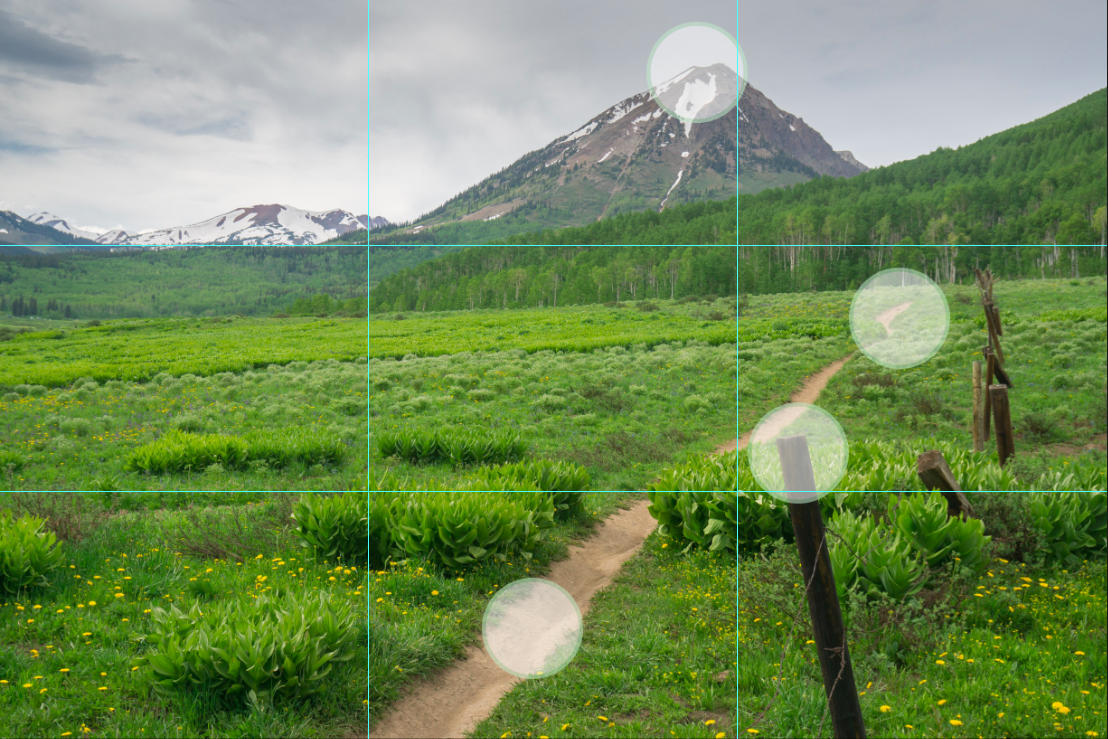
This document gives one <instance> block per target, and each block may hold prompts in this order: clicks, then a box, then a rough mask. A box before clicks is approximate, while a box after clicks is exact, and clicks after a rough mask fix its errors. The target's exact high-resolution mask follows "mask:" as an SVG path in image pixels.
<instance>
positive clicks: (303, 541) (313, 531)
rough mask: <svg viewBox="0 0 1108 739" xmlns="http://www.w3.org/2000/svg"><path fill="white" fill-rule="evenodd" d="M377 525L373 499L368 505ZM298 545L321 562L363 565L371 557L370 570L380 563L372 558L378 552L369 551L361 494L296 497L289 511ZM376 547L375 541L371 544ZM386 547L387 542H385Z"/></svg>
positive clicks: (367, 530) (362, 493)
mask: <svg viewBox="0 0 1108 739" xmlns="http://www.w3.org/2000/svg"><path fill="white" fill-rule="evenodd" d="M369 503H370V505H369V508H372V509H373V512H374V516H375V520H374V523H377V522H378V520H379V517H380V513H381V511H380V509H381V507H382V506H381V505H380V504H379V502H378V500H377V498H376V497H372V498H371V499H370V501H369ZM292 520H293V522H294V523H295V524H296V527H297V531H296V533H297V536H299V537H300V545H301V546H303V547H310V548H313V549H315V550H316V552H318V553H319V554H320V555H322V556H323V557H324V558H325V559H335V560H338V561H341V562H347V563H357V564H363V565H364V564H366V561H367V554H371V555H374V559H375V560H377V561H375V562H374V566H377V567H380V566H381V564H383V562H381V561H380V560H379V558H378V557H376V555H377V554H379V552H377V551H374V552H372V553H371V552H370V551H369V546H368V545H369V539H368V537H369V533H370V531H369V529H370V528H371V526H370V524H369V521H368V509H367V505H366V495H365V492H364V491H350V492H346V493H342V494H340V495H329V496H328V495H317V494H315V493H305V494H304V495H302V496H300V499H299V500H298V501H297V502H296V506H295V507H294V508H293V511H292ZM375 544H379V540H378V541H377V542H375ZM386 546H387V540H386Z"/></svg>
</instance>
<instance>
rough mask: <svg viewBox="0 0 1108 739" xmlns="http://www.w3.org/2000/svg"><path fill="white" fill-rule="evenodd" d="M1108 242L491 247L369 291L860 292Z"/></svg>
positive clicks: (1052, 268)
mask: <svg viewBox="0 0 1108 739" xmlns="http://www.w3.org/2000/svg"><path fill="white" fill-rule="evenodd" d="M1105 258H1106V255H1105V246H1104V245H1095V246H1060V245H1056V244H1035V245H1020V246H994V245H977V246H967V245H950V244H933V245H915V244H896V245H874V246H855V245H850V246H843V245H837V244H829V245H828V244H823V245H776V246H745V245H744V246H738V247H735V246H712V247H690V246H679V245H652V246H637V245H636V246H623V245H605V246H585V245H576V246H563V245H559V246H545V245H543V246H529V247H521V246H518V245H492V244H490V245H486V246H480V247H473V248H472V249H468V250H466V251H464V252H460V253H458V254H455V255H452V256H451V257H448V258H444V259H440V260H436V261H434V262H428V263H426V264H423V265H420V266H419V267H417V268H415V269H412V270H407V271H405V272H402V273H400V274H397V275H395V276H393V277H392V278H390V279H388V280H385V281H384V282H382V283H381V284H380V285H378V286H377V287H376V288H375V289H374V290H373V291H371V292H370V295H369V309H370V310H371V311H377V312H382V311H394V310H395V311H404V310H420V311H423V310H428V311H430V310H457V309H466V308H525V307H541V306H554V305H572V304H584V303H604V302H609V301H613V300H615V301H619V300H636V299H638V300H641V299H643V298H664V299H674V298H682V297H686V296H690V295H698V296H702V295H705V294H716V295H729V294H733V293H734V292H735V291H736V289H737V290H738V291H739V292H743V293H751V294H765V293H781V292H797V291H804V290H817V291H822V290H853V289H857V288H858V287H859V286H860V285H861V284H862V282H864V281H865V280H866V278H868V277H869V276H871V275H873V274H874V273H876V272H879V271H880V270H882V269H889V268H893V267H907V268H911V269H916V270H919V271H921V272H923V273H925V274H927V275H928V276H929V277H931V278H932V279H933V280H935V281H936V282H938V283H950V282H959V283H966V282H971V281H972V280H973V270H974V269H975V268H979V269H985V268H986V267H988V268H991V269H992V270H993V272H994V273H996V274H998V275H1000V276H1002V277H1005V278H1016V277H1023V278H1033V277H1040V278H1046V277H1054V278H1058V277H1084V276H1088V275H1103V274H1105V273H1106V267H1105V264H1106V261H1105Z"/></svg>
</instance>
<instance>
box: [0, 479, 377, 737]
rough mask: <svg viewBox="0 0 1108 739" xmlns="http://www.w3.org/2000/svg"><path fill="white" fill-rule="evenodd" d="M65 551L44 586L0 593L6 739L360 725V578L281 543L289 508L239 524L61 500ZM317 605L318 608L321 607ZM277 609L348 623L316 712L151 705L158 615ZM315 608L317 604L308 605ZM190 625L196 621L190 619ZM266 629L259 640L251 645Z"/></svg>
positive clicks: (312, 732) (280, 502)
mask: <svg viewBox="0 0 1108 739" xmlns="http://www.w3.org/2000/svg"><path fill="white" fill-rule="evenodd" d="M53 502H54V503H55V509H56V510H61V511H63V513H62V515H63V516H64V521H55V527H57V524H61V525H62V526H64V527H65V528H64V531H65V532H66V534H67V536H68V537H69V539H68V541H66V542H64V544H63V545H62V553H63V556H62V561H61V563H60V566H59V568H58V569H57V570H55V571H54V572H53V573H52V574H51V575H50V577H49V578H48V583H47V584H45V585H40V586H38V587H34V588H28V589H27V590H25V591H21V592H17V593H10V592H6V591H3V592H2V593H0V614H2V616H0V677H2V679H0V715H2V716H3V718H2V719H0V726H2V727H3V728H2V733H3V734H4V735H5V736H84V735H91V736H126V737H143V736H150V737H177V736H181V737H183V736H289V737H294V736H295V737H299V736H320V735H323V736H342V735H345V734H348V733H350V732H352V731H356V730H357V729H358V728H359V727H364V725H365V716H366V713H365V695H366V690H367V683H366V672H365V670H364V669H363V665H364V664H365V661H366V654H367V652H366V650H367V644H368V642H367V632H366V626H365V620H364V618H363V617H361V616H360V615H358V614H364V612H365V608H366V601H365V592H366V573H365V570H364V569H362V568H357V567H349V566H348V567H341V566H340V567H338V569H337V570H336V569H335V564H336V563H335V562H334V561H333V560H332V561H325V559H324V558H321V557H317V556H315V555H314V554H313V553H312V550H310V549H304V548H302V547H300V546H299V543H298V541H296V540H295V538H293V537H292V536H291V535H290V533H289V526H288V515H289V510H290V507H291V499H290V498H289V496H287V495H280V494H277V495H274V496H273V497H271V498H269V499H267V500H265V501H260V502H258V503H257V504H255V505H251V506H246V507H243V508H239V509H236V510H237V513H236V510H232V509H229V508H224V509H220V510H213V509H207V510H200V509H192V510H189V511H185V512H170V511H165V510H159V511H152V512H151V511H143V512H137V513H124V514H118V515H113V516H110V517H104V516H103V515H101V513H100V512H99V511H94V510H90V509H88V508H87V507H85V508H83V507H81V506H80V505H78V504H75V503H74V501H73V500H72V499H69V500H68V501H66V502H68V503H69V504H70V505H69V506H67V507H66V508H64V509H60V508H58V507H57V504H60V503H61V502H62V501H61V499H60V497H58V498H54V500H53ZM321 595H323V596H326V597H327V598H328V600H327V605H326V606H320V605H319V602H318V598H319V597H320V596H321ZM262 596H265V597H266V598H268V599H269V600H270V602H271V603H273V604H275V605H276V606H277V607H279V608H285V609H295V610H298V611H301V610H302V611H304V612H311V613H312V614H313V617H314V615H316V614H319V613H321V612H322V611H327V610H341V609H342V608H346V609H347V610H348V612H350V613H353V614H355V616H356V617H355V618H354V619H353V621H352V622H351V624H352V631H351V632H349V635H348V639H347V641H346V645H345V647H344V651H345V652H346V653H347V654H348V655H349V660H348V661H345V662H338V663H335V665H334V669H333V670H332V671H331V672H330V674H329V675H327V677H326V678H324V682H323V687H324V690H323V691H322V692H321V693H320V694H319V695H318V696H317V697H316V698H315V699H313V700H308V701H278V702H276V703H272V702H270V703H268V704H267V703H266V702H265V701H263V702H262V704H261V705H259V706H257V707H255V708H253V709H252V708H251V707H250V704H249V701H248V700H247V699H245V696H242V695H241V694H240V695H239V696H237V697H235V696H228V695H225V694H223V693H222V692H221V691H218V690H214V689H205V688H203V687H202V688H199V689H189V688H188V687H187V685H186V686H184V687H185V689H184V690H181V691H178V692H174V693H171V694H169V695H166V696H162V695H161V694H159V693H158V692H157V691H156V690H154V687H155V686H154V682H155V678H156V674H155V673H154V672H153V671H152V669H151V668H150V666H148V665H141V666H140V664H139V663H137V662H136V659H137V658H139V657H141V656H142V655H144V654H149V653H150V652H151V651H152V650H153V645H152V642H151V640H150V639H149V638H148V637H147V638H145V639H144V638H142V637H143V636H144V635H149V634H150V633H151V632H153V631H156V622H155V618H156V616H157V615H158V609H165V610H168V609H170V608H172V607H176V608H178V609H181V610H183V611H185V612H186V613H187V612H188V611H189V610H190V609H191V608H192V607H193V606H199V608H200V610H201V611H205V612H206V611H209V610H211V611H213V612H214V611H215V609H217V608H232V609H234V611H236V612H239V613H250V612H251V611H252V609H257V608H258V607H259V606H258V604H259V603H260V602H261V601H260V600H259V599H260V598H261V597H262ZM311 598H316V599H317V600H310V599H311ZM195 617H196V618H200V617H199V616H195ZM264 632H265V629H264V628H263V629H260V630H259V631H258V633H257V637H258V638H260V637H261V636H262V635H263V633H264Z"/></svg>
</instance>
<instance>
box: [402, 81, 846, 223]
mask: <svg viewBox="0 0 1108 739" xmlns="http://www.w3.org/2000/svg"><path fill="white" fill-rule="evenodd" d="M728 75H730V77H729V78H728ZM736 82H737V77H736V75H735V72H734V71H733V70H731V69H730V68H729V67H726V66H724V65H713V66H712V67H693V68H690V69H689V70H686V71H685V72H682V73H681V74H680V75H677V76H675V77H674V78H673V79H671V80H668V81H667V82H665V83H663V84H660V85H658V87H657V88H656V92H657V95H656V96H655V95H652V94H651V91H646V92H642V93H639V94H637V95H634V96H632V97H629V98H627V99H625V100H623V101H621V102H619V103H617V104H616V105H613V106H612V107H610V108H608V109H607V110H605V111H603V112H602V113H600V114H599V115H597V116H595V117H593V118H592V119H590V120H589V121H587V122H586V123H585V124H584V125H583V126H581V127H580V128H578V129H577V130H575V131H573V132H572V133H569V134H567V135H565V136H562V137H561V138H558V139H556V140H554V141H552V142H551V143H549V144H547V145H546V146H545V147H543V148H542V149H539V150H536V151H532V152H530V153H529V154H526V155H524V156H523V157H521V158H520V159H518V160H517V161H516V162H514V163H513V164H511V165H510V166H508V167H506V168H505V169H503V170H501V171H500V172H497V173H496V174H494V175H491V176H489V177H487V178H485V179H484V180H482V181H481V182H479V183H478V184H476V185H474V186H473V187H471V188H469V189H467V190H466V191H464V192H462V193H461V194H459V195H457V196H456V197H454V198H452V199H451V200H449V201H447V202H446V203H444V204H443V205H442V206H440V207H439V208H436V209H435V210H433V211H431V212H430V213H427V214H425V215H424V216H422V217H421V218H419V219H417V220H416V221H414V222H412V223H411V224H407V225H406V227H405V228H403V229H400V230H398V231H393V232H392V233H391V234H390V235H389V236H387V237H385V238H395V235H399V236H400V237H401V239H404V238H405V237H407V238H411V237H412V236H413V235H418V234H420V233H421V232H424V231H427V230H433V229H435V228H436V227H441V226H443V225H446V224H453V225H454V227H452V228H451V229H450V230H449V232H450V233H451V234H452V235H454V236H455V237H456V238H457V237H462V236H470V237H472V239H473V240H472V241H469V240H467V241H465V242H464V243H478V242H479V241H480V240H483V237H487V235H488V234H493V235H496V236H500V235H503V234H502V233H498V232H502V231H504V230H505V229H504V228H503V224H495V226H497V228H494V227H493V225H494V224H493V223H492V222H495V221H497V220H498V219H504V220H509V219H510V220H512V221H514V222H515V223H517V224H518V228H517V231H526V230H533V229H534V228H538V227H551V226H555V227H557V226H569V225H574V226H576V225H584V224H587V223H591V222H594V221H597V220H599V219H601V218H606V217H609V216H612V215H615V214H617V213H621V212H625V211H632V210H646V209H654V210H660V209H661V208H663V207H665V206H666V205H671V204H673V203H674V202H689V201H693V200H699V199H722V198H727V197H730V196H731V195H733V194H734V193H735V192H736V190H737V191H738V192H740V193H748V192H758V191H760V190H764V189H767V188H771V187H778V186H782V185H788V184H793V183H796V182H802V181H804V180H807V179H810V178H812V177H814V176H815V175H816V174H819V175H831V176H836V177H852V176H854V175H856V174H859V173H860V172H862V171H863V170H864V165H861V164H860V163H859V162H857V160H855V159H854V158H853V156H852V155H849V152H845V156H844V155H840V154H839V153H837V152H836V151H835V150H834V149H832V147H831V146H830V145H829V144H828V143H827V142H826V141H825V140H824V139H823V137H822V136H820V134H819V133H818V132H817V131H815V130H814V129H813V128H811V127H810V126H809V125H808V124H807V123H805V122H804V120H803V119H802V118H800V117H798V116H795V115H793V114H791V113H788V112H786V111H783V110H781V109H779V108H778V107H777V106H776V105H774V103H773V101H772V100H770V99H769V98H767V97H766V96H765V95H764V94H762V93H761V92H760V91H758V90H757V89H755V88H754V87H752V86H750V85H749V84H748V85H746V87H745V89H744V91H743V94H742V97H741V98H740V99H739V101H738V105H737V106H734V107H732V106H731V104H730V103H731V102H732V101H734V97H735V91H736V89H737V86H736ZM656 98H657V99H656ZM658 100H661V101H662V102H663V103H664V104H665V105H664V107H663V106H662V105H659V103H658ZM682 101H684V102H682ZM679 105H684V106H685V109H686V110H688V109H690V106H695V107H697V108H698V109H699V110H700V113H698V114H697V116H698V117H700V118H703V117H704V116H705V114H709V115H712V114H714V115H719V113H720V112H722V111H723V110H728V108H729V111H728V112H726V113H725V114H723V115H722V116H720V117H717V118H715V119H714V120H705V121H703V122H684V121H682V120H680V119H679V118H677V117H675V116H673V115H671V114H670V113H669V112H667V110H666V108H668V109H670V110H677V106H679ZM713 106H714V108H713ZM679 112H685V111H679ZM477 223H485V224H490V225H489V226H486V227H474V226H468V227H466V224H477ZM458 226H461V228H458Z"/></svg>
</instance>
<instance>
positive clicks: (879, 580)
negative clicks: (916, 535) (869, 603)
mask: <svg viewBox="0 0 1108 739" xmlns="http://www.w3.org/2000/svg"><path fill="white" fill-rule="evenodd" d="M832 528H833V531H834V532H835V534H836V535H837V536H834V537H829V539H830V542H831V543H830V548H829V554H830V557H831V569H832V571H833V572H834V575H835V588H836V589H837V590H838V594H839V600H840V601H845V600H846V596H847V593H848V592H849V591H851V590H853V589H855V588H859V589H861V590H862V592H864V593H866V594H867V595H876V594H877V593H885V594H886V595H888V596H889V597H890V598H892V599H893V600H903V599H905V598H907V597H908V596H910V595H914V594H915V593H918V592H919V591H920V590H922V589H923V586H924V584H925V582H926V577H925V574H924V573H925V569H924V566H923V564H922V563H921V562H920V561H919V558H918V557H917V556H916V553H915V552H913V550H912V546H911V545H910V544H909V543H908V542H906V541H904V540H903V539H902V538H901V536H900V534H899V533H891V532H889V531H888V530H887V529H885V528H884V527H882V526H879V524H878V522H877V520H876V519H875V518H873V517H872V516H870V515H868V514H865V515H862V516H855V515H854V514H853V513H852V512H850V511H843V512H842V513H840V514H839V515H838V516H837V517H836V518H835V522H834V526H833V527H832Z"/></svg>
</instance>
